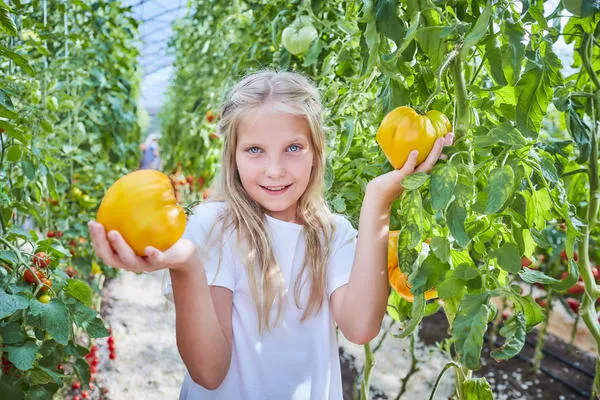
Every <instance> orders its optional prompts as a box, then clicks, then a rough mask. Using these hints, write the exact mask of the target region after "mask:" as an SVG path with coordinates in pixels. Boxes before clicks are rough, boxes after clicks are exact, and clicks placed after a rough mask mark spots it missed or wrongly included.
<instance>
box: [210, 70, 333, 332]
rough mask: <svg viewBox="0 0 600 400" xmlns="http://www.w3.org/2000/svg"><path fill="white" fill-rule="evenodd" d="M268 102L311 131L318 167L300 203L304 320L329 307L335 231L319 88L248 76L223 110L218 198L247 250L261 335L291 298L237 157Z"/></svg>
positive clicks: (295, 79) (297, 289)
mask: <svg viewBox="0 0 600 400" xmlns="http://www.w3.org/2000/svg"><path fill="white" fill-rule="evenodd" d="M267 102H268V103H269V104H273V105H274V106H276V107H277V109H278V110H280V111H282V112H285V113H289V114H291V115H299V116H303V117H304V118H306V121H307V122H308V125H309V127H310V141H311V143H310V144H311V146H312V149H313V154H314V155H313V166H312V170H311V174H310V178H309V183H308V186H307V188H306V191H305V192H304V193H303V194H302V196H301V197H300V199H299V200H298V216H299V217H300V218H301V220H302V224H303V226H304V238H305V243H306V248H305V253H304V265H303V267H302V270H301V271H300V274H299V275H298V279H297V280H296V282H295V284H294V295H295V296H294V298H295V302H296V305H297V306H298V307H299V308H301V305H300V304H299V300H300V293H301V291H302V288H303V286H304V285H305V284H307V283H308V284H309V285H310V295H309V297H308V301H307V304H306V305H305V308H304V312H303V315H302V320H305V319H306V318H308V317H309V316H310V315H312V314H314V313H317V312H318V311H319V310H320V309H321V307H322V305H323V300H324V298H325V294H326V286H327V259H328V258H329V251H330V242H331V237H332V235H333V230H334V227H333V224H332V219H331V211H330V210H329V208H328V207H327V203H326V202H325V199H324V197H323V188H324V177H325V132H324V124H323V117H322V115H321V112H322V111H321V102H320V97H319V93H318V91H317V89H316V88H315V87H314V86H313V85H312V84H311V82H310V81H309V80H308V79H307V78H305V77H304V76H302V75H300V74H297V73H292V72H275V71H260V72H256V73H253V74H251V75H248V76H246V77H245V78H243V79H242V80H241V81H240V82H238V83H237V84H236V85H235V86H233V88H232V89H231V90H230V92H229V93H228V95H227V97H226V99H225V102H224V104H223V107H222V110H221V115H220V121H219V126H218V130H219V134H220V135H221V136H222V138H223V149H222V166H221V172H220V180H219V182H218V184H217V187H216V193H215V196H214V199H216V200H224V201H225V202H226V204H227V211H226V212H225V213H223V215H222V217H221V218H222V220H225V221H226V224H224V225H227V226H228V227H231V228H233V229H234V230H235V232H237V235H238V239H240V240H239V242H240V243H242V245H243V246H244V248H243V249H241V250H242V251H243V253H244V254H243V255H244V256H245V262H244V264H245V267H246V271H247V274H248V280H249V286H250V290H251V294H252V298H253V300H254V303H255V305H256V310H257V313H258V321H259V330H260V332H264V331H265V330H270V329H271V328H272V327H274V326H275V325H277V323H278V322H279V321H280V319H281V317H282V316H283V310H284V307H285V303H286V296H287V294H286V287H285V283H284V279H283V275H282V274H281V270H280V268H279V265H278V264H277V260H276V259H275V256H274V254H273V249H272V247H271V244H270V240H269V235H268V233H267V230H266V227H265V215H264V210H263V209H262V207H261V206H260V205H259V204H258V203H257V202H255V201H254V200H253V199H252V198H251V197H250V196H249V195H248V193H247V192H246V190H245V189H244V187H243V186H242V183H241V181H240V177H239V174H238V172H237V166H236V158H235V155H236V147H237V139H238V137H237V128H238V126H239V123H240V120H241V119H242V118H243V117H244V116H245V115H247V113H248V112H251V111H252V110H255V109H257V108H258V107H260V106H261V105H264V104H266V103H267ZM273 306H276V307H277V309H276V314H275V316H276V318H275V320H274V321H271V318H270V317H271V310H272V309H273Z"/></svg>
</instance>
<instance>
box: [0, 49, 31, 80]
mask: <svg viewBox="0 0 600 400" xmlns="http://www.w3.org/2000/svg"><path fill="white" fill-rule="evenodd" d="M0 57H6V58H9V59H11V60H13V61H14V63H15V64H16V65H18V66H19V67H21V69H22V70H23V72H25V73H26V74H27V75H29V76H32V77H33V76H35V72H34V70H33V68H32V67H31V65H29V62H28V61H27V59H25V58H24V57H23V56H21V55H19V54H17V53H15V52H14V51H11V50H9V49H7V48H6V47H4V46H2V45H0Z"/></svg>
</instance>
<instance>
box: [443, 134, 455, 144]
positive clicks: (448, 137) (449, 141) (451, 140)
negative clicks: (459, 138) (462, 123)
mask: <svg viewBox="0 0 600 400" xmlns="http://www.w3.org/2000/svg"><path fill="white" fill-rule="evenodd" d="M452 143H454V132H448V133H447V134H446V136H444V146H451V145H452Z"/></svg>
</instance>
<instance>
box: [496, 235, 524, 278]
mask: <svg viewBox="0 0 600 400" xmlns="http://www.w3.org/2000/svg"><path fill="white" fill-rule="evenodd" d="M491 255H492V256H493V257H495V258H496V260H498V265H499V266H500V268H502V269H503V270H505V271H507V272H512V273H515V274H516V273H518V272H519V271H520V270H521V254H520V253H519V248H518V247H517V245H516V244H514V243H510V242H507V243H504V244H502V246H500V248H499V249H498V250H496V251H494V252H492V254H491Z"/></svg>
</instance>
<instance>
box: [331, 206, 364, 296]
mask: <svg viewBox="0 0 600 400" xmlns="http://www.w3.org/2000/svg"><path fill="white" fill-rule="evenodd" d="M334 222H335V233H334V236H333V240H332V246H331V253H330V256H329V265H328V267H327V296H331V294H332V293H333V292H334V291H335V290H336V289H337V288H339V287H340V286H343V285H345V284H346V283H348V282H349V281H350V272H352V264H353V263H354V253H355V252H356V236H357V230H356V229H354V227H353V226H352V224H351V223H350V222H349V221H348V220H347V219H346V218H344V217H343V216H341V215H334Z"/></svg>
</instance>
